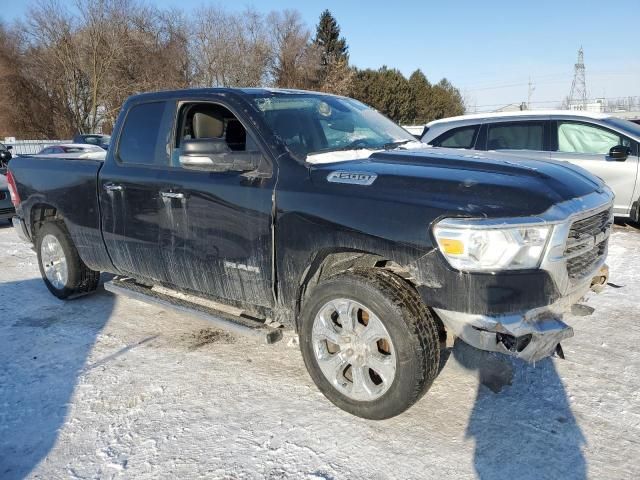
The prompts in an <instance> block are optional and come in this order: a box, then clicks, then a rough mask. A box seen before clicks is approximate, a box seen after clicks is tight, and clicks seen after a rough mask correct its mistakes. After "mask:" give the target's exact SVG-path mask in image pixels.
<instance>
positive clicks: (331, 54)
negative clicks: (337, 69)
mask: <svg viewBox="0 0 640 480" xmlns="http://www.w3.org/2000/svg"><path fill="white" fill-rule="evenodd" d="M313 43H314V44H316V45H317V46H318V48H319V49H320V56H321V60H322V65H323V66H327V65H330V64H331V63H333V62H337V61H338V60H342V59H344V60H348V56H349V54H348V53H347V51H348V49H349V47H348V46H347V41H346V40H345V38H344V37H341V36H340V26H339V25H338V22H337V21H336V19H335V18H334V16H333V15H332V14H331V12H330V11H329V10H325V11H324V12H322V14H321V15H320V22H319V23H318V26H317V27H316V36H315V38H314V39H313Z"/></svg>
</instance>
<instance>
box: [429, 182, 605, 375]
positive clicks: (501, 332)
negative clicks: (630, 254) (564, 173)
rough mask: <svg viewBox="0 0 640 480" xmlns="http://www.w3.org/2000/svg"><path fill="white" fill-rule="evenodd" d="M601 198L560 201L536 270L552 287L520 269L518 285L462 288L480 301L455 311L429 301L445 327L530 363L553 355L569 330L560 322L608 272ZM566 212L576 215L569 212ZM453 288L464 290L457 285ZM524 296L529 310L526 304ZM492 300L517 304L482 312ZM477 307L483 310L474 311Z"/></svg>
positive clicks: (499, 279) (497, 281) (504, 282)
mask: <svg viewBox="0 0 640 480" xmlns="http://www.w3.org/2000/svg"><path fill="white" fill-rule="evenodd" d="M607 197H608V196H607V195H606V192H604V193H603V195H602V196H599V195H595V194H594V195H592V196H590V197H583V198H581V199H575V200H574V201H572V202H571V203H576V205H572V204H569V205H565V207H568V210H569V214H568V215H567V216H566V217H565V219H564V220H562V221H559V222H556V223H555V224H554V229H553V231H552V236H551V238H550V240H549V244H548V246H547V250H546V253H545V255H544V256H543V259H542V261H541V265H540V269H539V270H538V272H544V273H545V274H547V275H548V277H549V279H550V282H551V283H552V286H551V285H549V284H548V283H546V284H544V287H545V288H540V287H541V286H543V285H539V284H536V283H534V282H533V280H535V279H536V278H537V276H536V274H535V272H531V273H523V274H522V276H521V278H520V279H519V281H520V284H518V283H516V282H514V283H513V286H509V284H508V282H509V279H508V277H506V276H504V275H496V276H495V277H494V279H493V281H494V285H491V287H490V288H489V287H488V288H486V289H485V290H482V291H480V292H479V293H474V292H473V290H471V291H469V290H466V291H467V292H469V294H468V297H469V298H472V299H474V300H475V299H477V298H480V299H484V303H482V302H478V301H474V302H469V303H470V304H469V307H470V308H460V309H458V308H455V307H456V306H457V305H454V308H447V306H448V305H434V304H431V305H432V307H433V310H434V311H435V313H436V314H437V315H438V316H439V317H440V319H441V320H442V323H443V324H444V325H445V327H446V328H447V330H448V331H449V332H450V333H452V334H453V335H455V336H457V337H459V338H461V339H462V340H464V341H465V342H466V343H468V344H470V345H471V346H474V347H476V348H479V349H482V350H488V351H494V352H501V353H506V354H509V355H514V356H516V357H519V358H522V359H523V360H526V361H530V362H533V361H536V360H540V359H542V358H545V357H547V356H549V355H551V354H553V353H554V351H555V350H556V348H557V346H558V344H559V343H560V342H561V341H562V340H564V339H567V338H569V337H572V336H573V329H572V328H571V327H570V326H569V325H567V324H566V323H564V321H563V316H564V314H565V313H566V312H569V311H570V310H571V307H572V306H573V305H574V304H576V303H578V302H579V301H580V300H581V299H582V298H583V297H584V296H585V295H586V294H587V293H588V292H589V290H590V289H591V287H592V286H593V284H594V283H595V284H600V285H602V284H603V282H606V279H607V276H608V272H607V270H606V267H604V262H605V259H606V255H607V246H608V237H609V234H610V231H611V224H612V223H613V215H612V209H611V197H610V196H609V198H607ZM586 200H589V201H590V202H591V203H592V205H591V208H586V209H584V207H585V205H586V204H587V202H586ZM593 204H595V205H593ZM571 210H574V212H577V213H573V214H571V213H570V212H571ZM559 215H562V212H560V213H559ZM585 232H587V233H585ZM514 278H517V277H514ZM528 278H531V280H532V282H531V288H529V289H524V288H522V285H521V284H526V283H528V282H527V279H528ZM547 285H549V287H548V288H547ZM516 287H517V288H519V290H517V295H515V294H511V291H514V290H515V288H516ZM457 290H458V291H465V289H463V288H458V289H457ZM494 292H497V293H498V294H501V293H504V295H498V294H494ZM541 295H543V296H545V295H546V296H547V299H548V302H549V304H548V305H544V303H543V304H541V303H537V305H535V304H533V301H536V302H537V301H539V300H540V296H541ZM527 296H529V298H530V301H531V302H532V303H529V305H531V306H532V308H526V298H527ZM495 298H502V299H505V300H507V299H511V300H517V303H516V302H513V303H512V305H511V307H508V306H506V305H504V303H506V302H503V303H501V304H500V306H501V307H506V308H504V309H501V310H496V309H494V310H493V311H491V310H488V307H489V306H491V305H492V304H493V303H494V302H492V299H495ZM545 303H546V302H545ZM482 307H485V308H486V309H487V310H488V311H487V310H485V311H482V310H480V308H482ZM523 307H524V308H523Z"/></svg>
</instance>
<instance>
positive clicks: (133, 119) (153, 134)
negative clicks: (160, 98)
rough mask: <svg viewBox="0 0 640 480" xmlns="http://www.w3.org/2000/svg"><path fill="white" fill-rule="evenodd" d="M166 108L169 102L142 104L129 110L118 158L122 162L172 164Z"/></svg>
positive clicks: (121, 135) (119, 145) (120, 141)
mask: <svg viewBox="0 0 640 480" xmlns="http://www.w3.org/2000/svg"><path fill="white" fill-rule="evenodd" d="M166 110H168V109H167V103H166V102H150V103H141V104H139V105H134V106H133V107H131V108H130V109H129V112H128V113H127V117H126V118H125V121H124V125H123V127H122V133H121V134H120V140H119V141H118V159H119V160H120V161H121V162H122V163H132V164H142V165H166V164H167V163H168V152H167V144H166V141H167V135H166V132H165V131H164V130H165V128H166V126H163V124H164V123H166V122H165V121H163V120H165V119H164V117H165V111H166Z"/></svg>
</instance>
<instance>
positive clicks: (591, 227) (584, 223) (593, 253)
mask: <svg viewBox="0 0 640 480" xmlns="http://www.w3.org/2000/svg"><path fill="white" fill-rule="evenodd" d="M612 224H613V211H612V209H608V210H604V211H602V212H599V213H596V214H595V215H592V216H590V217H587V218H583V219H580V220H576V221H575V222H573V224H572V225H571V228H570V229H569V235H568V237H567V244H566V248H565V250H564V258H565V259H566V260H567V273H568V275H569V278H570V279H572V280H575V279H581V278H583V277H585V276H586V275H588V274H591V273H593V268H594V267H595V265H597V264H598V262H600V261H601V260H602V258H603V257H604V255H605V254H606V252H607V242H608V239H609V234H610V233H611V225H612Z"/></svg>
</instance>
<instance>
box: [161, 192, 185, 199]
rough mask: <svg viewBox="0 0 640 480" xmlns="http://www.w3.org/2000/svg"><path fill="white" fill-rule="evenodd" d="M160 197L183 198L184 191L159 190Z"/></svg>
mask: <svg viewBox="0 0 640 480" xmlns="http://www.w3.org/2000/svg"><path fill="white" fill-rule="evenodd" d="M160 196H161V197H162V198H179V199H182V198H184V193H181V192H160Z"/></svg>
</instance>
